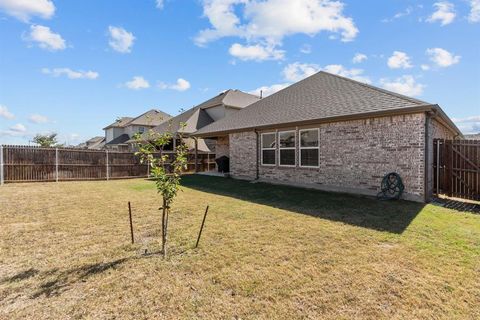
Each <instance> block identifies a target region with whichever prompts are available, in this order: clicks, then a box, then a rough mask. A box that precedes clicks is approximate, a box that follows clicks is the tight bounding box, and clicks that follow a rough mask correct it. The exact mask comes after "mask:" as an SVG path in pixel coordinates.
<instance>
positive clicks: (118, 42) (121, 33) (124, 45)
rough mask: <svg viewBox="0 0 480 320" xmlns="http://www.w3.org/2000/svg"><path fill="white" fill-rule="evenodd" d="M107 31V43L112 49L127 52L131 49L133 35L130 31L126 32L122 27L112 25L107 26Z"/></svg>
mask: <svg viewBox="0 0 480 320" xmlns="http://www.w3.org/2000/svg"><path fill="white" fill-rule="evenodd" d="M108 32H109V34H110V40H109V41H108V44H109V45H110V47H112V49H113V50H115V51H117V52H121V53H129V52H131V51H132V46H133V42H134V41H135V37H134V36H133V34H132V33H131V32H128V31H127V30H125V29H124V28H121V27H113V26H109V27H108Z"/></svg>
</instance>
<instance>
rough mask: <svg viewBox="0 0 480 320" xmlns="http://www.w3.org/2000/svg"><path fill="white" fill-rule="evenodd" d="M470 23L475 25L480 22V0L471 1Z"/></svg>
mask: <svg viewBox="0 0 480 320" xmlns="http://www.w3.org/2000/svg"><path fill="white" fill-rule="evenodd" d="M468 21H470V22H472V23H475V22H480V0H470V14H469V15H468Z"/></svg>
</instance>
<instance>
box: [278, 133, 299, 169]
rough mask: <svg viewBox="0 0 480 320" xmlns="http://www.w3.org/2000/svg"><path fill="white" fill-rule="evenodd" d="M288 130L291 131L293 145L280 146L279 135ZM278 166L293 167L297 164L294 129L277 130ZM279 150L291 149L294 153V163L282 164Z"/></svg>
mask: <svg viewBox="0 0 480 320" xmlns="http://www.w3.org/2000/svg"><path fill="white" fill-rule="evenodd" d="M288 132H293V135H294V137H293V142H294V143H295V146H293V147H283V148H282V147H281V146H280V135H281V134H282V133H288ZM277 144H278V166H279V167H290V168H295V167H296V166H297V131H296V130H284V131H278V142H277ZM281 150H293V151H294V153H295V163H294V164H282V159H281V154H282V153H281Z"/></svg>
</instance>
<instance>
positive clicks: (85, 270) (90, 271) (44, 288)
mask: <svg viewBox="0 0 480 320" xmlns="http://www.w3.org/2000/svg"><path fill="white" fill-rule="evenodd" d="M133 258H135V257H130V258H121V259H117V260H113V261H110V262H100V263H94V264H88V265H84V266H81V267H78V268H73V269H68V270H64V271H60V272H58V269H55V270H54V271H46V272H43V273H42V274H40V276H42V275H43V276H44V277H51V276H54V279H50V280H48V281H46V282H44V283H43V284H41V285H40V288H39V289H38V290H37V291H36V292H34V293H33V295H32V298H38V297H40V296H46V297H51V296H58V295H60V294H61V293H62V292H64V291H65V290H67V289H68V287H70V286H71V285H73V284H74V283H76V282H82V281H86V279H87V278H89V277H91V276H94V275H96V274H101V273H103V272H105V271H108V270H109V269H115V268H116V267H118V266H120V265H121V264H123V263H125V262H126V261H128V260H130V259H133ZM37 273H38V272H37Z"/></svg>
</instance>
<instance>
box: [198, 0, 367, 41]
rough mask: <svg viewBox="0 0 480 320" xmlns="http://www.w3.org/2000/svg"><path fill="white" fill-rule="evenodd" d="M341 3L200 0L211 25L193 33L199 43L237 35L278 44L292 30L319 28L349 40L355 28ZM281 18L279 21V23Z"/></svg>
mask: <svg viewBox="0 0 480 320" xmlns="http://www.w3.org/2000/svg"><path fill="white" fill-rule="evenodd" d="M343 8H344V4H343V3H342V2H340V1H332V0H296V1H291V0H265V1H260V0H203V13H204V16H205V17H206V18H208V20H209V22H210V24H211V28H208V29H204V30H201V31H200V32H199V33H198V35H197V36H196V37H195V43H196V44H197V45H199V46H203V45H206V44H207V43H209V42H212V41H215V40H217V39H220V38H223V37H239V38H242V39H245V40H247V42H248V43H249V45H250V46H251V44H252V43H253V44H256V43H260V44H262V45H264V46H265V44H268V45H269V46H272V48H274V47H276V46H280V45H281V44H282V40H283V38H284V37H286V36H289V35H293V34H298V33H301V34H307V35H310V36H314V35H316V34H317V33H319V32H321V31H328V32H333V33H339V34H340V35H341V39H342V41H351V40H353V39H354V38H355V37H356V35H357V33H358V29H357V27H356V26H355V24H354V22H353V20H352V18H349V17H346V16H345V15H344V14H343ZM279 21H281V23H279Z"/></svg>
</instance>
